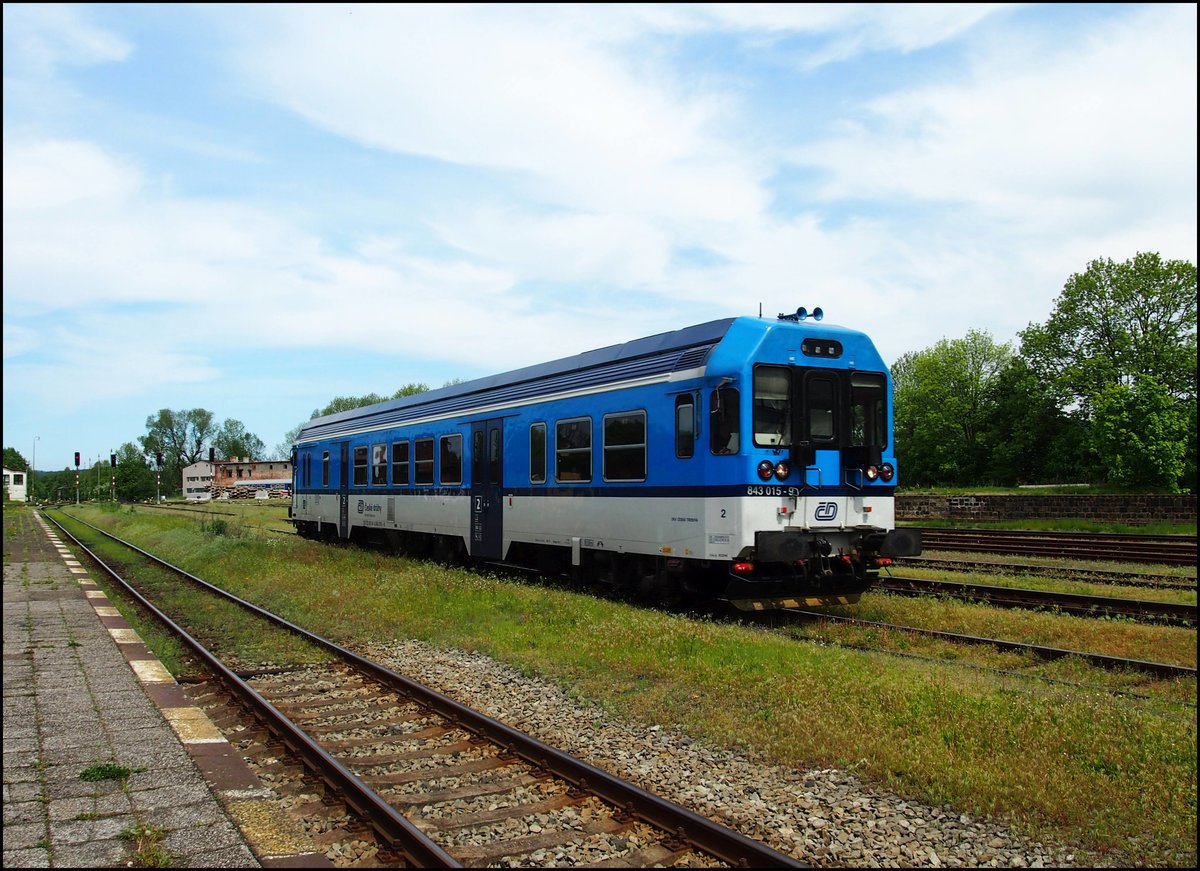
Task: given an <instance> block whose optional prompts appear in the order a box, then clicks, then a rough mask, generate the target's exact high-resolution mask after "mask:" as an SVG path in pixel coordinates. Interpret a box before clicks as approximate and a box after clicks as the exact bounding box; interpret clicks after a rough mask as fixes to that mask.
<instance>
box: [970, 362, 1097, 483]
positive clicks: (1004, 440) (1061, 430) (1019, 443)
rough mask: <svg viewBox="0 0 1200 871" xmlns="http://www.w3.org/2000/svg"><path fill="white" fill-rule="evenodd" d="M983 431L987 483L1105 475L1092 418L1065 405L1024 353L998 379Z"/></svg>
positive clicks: (991, 390)
mask: <svg viewBox="0 0 1200 871" xmlns="http://www.w3.org/2000/svg"><path fill="white" fill-rule="evenodd" d="M981 430H982V432H981V435H980V441H981V443H982V444H983V454H984V457H985V460H984V464H983V467H982V468H981V470H980V481H982V482H989V483H995V484H1004V485H1008V486H1012V485H1015V484H1021V483H1025V482H1029V481H1039V482H1043V483H1049V482H1055V483H1071V484H1074V483H1090V482H1092V481H1096V480H1102V476H1099V475H1098V474H1097V472H1096V466H1095V463H1094V462H1093V461H1092V457H1093V454H1092V453H1091V451H1090V446H1089V444H1088V442H1087V422H1086V420H1084V419H1083V418H1082V416H1081V415H1078V414H1069V413H1067V412H1064V411H1063V410H1062V409H1060V408H1059V407H1058V403H1057V402H1056V401H1055V398H1054V392H1053V391H1052V390H1051V389H1049V388H1048V387H1047V385H1046V384H1045V382H1043V381H1042V380H1041V379H1040V378H1038V377H1037V375H1036V374H1035V373H1034V372H1033V370H1032V369H1030V368H1029V364H1028V363H1027V362H1026V361H1025V360H1024V359H1022V358H1020V357H1013V358H1011V359H1010V360H1009V361H1008V363H1007V364H1006V365H1005V367H1004V368H1003V369H1002V370H1001V371H1000V373H999V374H998V375H997V376H996V377H995V378H994V379H992V381H991V383H990V385H989V396H988V400H987V403H986V410H985V413H984V422H983V424H982V427H981Z"/></svg>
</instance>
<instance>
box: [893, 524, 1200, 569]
mask: <svg viewBox="0 0 1200 871" xmlns="http://www.w3.org/2000/svg"><path fill="white" fill-rule="evenodd" d="M903 528H905V529H911V530H913V531H919V532H920V534H921V541H922V544H923V545H924V546H925V547H926V548H927V549H929V550H957V551H963V550H966V551H971V550H975V551H985V552H986V551H992V552H999V553H1014V554H1015V553H1023V554H1035V555H1044V556H1073V557H1086V558H1090V559H1096V560H1105V561H1117V562H1137V561H1142V562H1151V563H1161V564H1163V565H1195V564H1196V539H1195V538H1194V537H1191V536H1186V535H1177V536H1163V535H1137V534H1116V533H1101V532H1072V533H1064V532H1049V531H1045V530H1014V529H978V528H967V527H917V526H911V527H903Z"/></svg>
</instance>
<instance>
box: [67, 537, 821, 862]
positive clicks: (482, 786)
mask: <svg viewBox="0 0 1200 871" xmlns="http://www.w3.org/2000/svg"><path fill="white" fill-rule="evenodd" d="M49 519H50V520H51V522H53V523H55V525H56V526H58V528H59V529H60V530H61V531H62V533H63V534H64V535H65V536H67V537H68V538H70V539H71V540H72V541H74V542H75V544H76V545H77V546H78V547H79V548H80V549H81V550H83V551H84V552H85V553H87V555H88V556H89V557H90V558H91V559H92V561H93V562H95V563H96V564H97V566H99V567H100V569H101V570H102V571H104V572H106V573H107V574H108V575H109V576H110V577H112V578H113V580H114V581H115V582H116V583H118V584H119V585H120V586H121V587H123V588H124V589H125V590H126V591H127V592H128V594H129V595H130V596H131V597H132V598H134V599H135V600H136V601H137V602H138V603H139V604H140V605H141V606H142V607H143V608H145V609H146V610H147V611H148V612H149V613H151V614H153V615H154V616H155V617H156V618H157V619H158V620H159V621H160V622H161V623H162V624H163V625H164V626H166V627H168V628H169V630H170V631H171V632H172V633H174V634H175V635H177V636H178V637H179V638H181V639H182V640H183V642H184V643H185V644H186V645H187V647H188V649H189V650H190V652H191V653H192V655H193V656H195V657H196V658H197V660H198V661H199V662H200V663H202V668H203V669H205V670H206V671H208V672H210V673H211V674H213V675H215V676H217V678H218V679H219V681H220V683H221V686H222V688H223V689H222V692H227V693H229V694H230V695H231V696H232V698H233V702H231V703H230V704H229V706H228V707H229V709H230V710H233V709H234V708H240V707H244V708H245V709H247V710H249V711H252V712H253V715H254V717H255V718H256V719H257V720H258V722H260V723H261V724H262V725H261V727H258V731H262V732H265V733H266V738H265V743H267V744H278V745H280V746H281V747H283V748H286V750H287V751H288V752H289V753H290V754H292V755H294V756H295V757H296V758H298V759H299V760H301V761H302V762H303V764H304V766H306V767H307V768H308V769H309V771H310V772H311V779H312V786H313V787H314V788H316V789H317V792H318V793H320V794H323V796H324V801H325V803H336V802H339V801H340V802H342V803H343V804H344V805H345V806H346V808H348V809H349V810H351V811H353V813H354V814H355V816H356V817H357V818H359V819H361V820H362V821H364V825H365V826H366V827H368V828H369V830H370V834H371V837H373V838H374V839H375V841H376V842H377V849H376V850H375V851H374V856H373V858H372V862H373V863H374V864H394V863H396V862H404V863H407V864H408V865H412V866H416V867H426V868H427V867H460V866H484V865H488V864H495V863H501V862H502V863H505V864H510V863H516V862H521V863H522V864H533V865H537V864H543V865H551V866H556V867H563V866H569V865H577V864H578V865H588V866H595V865H609V866H633V867H638V866H646V865H656V864H662V865H675V864H680V865H689V866H695V865H705V866H711V865H721V864H724V865H732V866H742V867H800V866H799V863H797V862H795V861H794V860H792V859H790V858H789V857H787V856H785V855H783V854H781V853H779V852H777V851H775V850H773V849H771V848H770V847H768V846H766V845H765V844H762V843H760V842H758V841H754V840H752V839H750V838H748V837H746V836H744V835H742V834H741V833H739V832H737V831H734V830H732V829H729V828H727V827H725V826H722V825H720V824H718V823H716V822H714V821H712V820H709V819H707V818H705V817H703V816H700V815H698V814H695V813H693V812H692V811H689V810H687V809H686V808H683V807H681V806H679V805H677V804H674V803H673V802H670V801H667V800H666V799H663V798H660V797H658V796H656V795H653V794H651V793H649V792H647V791H645V790H643V789H641V788H640V787H638V786H636V785H634V784H632V783H629V782H627V781H624V780H621V779H620V778H617V777H615V776H613V775H611V774H609V773H608V772H606V771H603V770H601V769H598V768H595V767H594V766H591V765H590V764H588V763H586V762H584V761H582V760H579V759H577V758H575V757H572V756H570V755H569V754H566V753H563V752H562V751H560V750H557V749H555V748H553V747H550V746H548V745H546V744H544V743H543V742H541V741H538V740H537V739H535V738H533V737H531V736H529V735H526V734H525V733H523V732H520V731H519V730H516V729H513V728H512V727H510V726H507V725H506V724H504V723H501V722H499V721H497V720H494V719H492V718H491V717H488V716H486V715H484V714H482V713H479V712H478V711H475V710H473V709H471V708H469V707H467V706H465V705H462V704H460V703H458V702H456V701H454V700H453V699H451V698H449V697H448V696H445V695H443V694H441V693H438V692H436V691H434V690H431V689H429V688H427V687H424V686H422V685H420V684H418V683H416V682H415V681H412V680H410V679H409V678H407V677H405V676H403V675H401V674H398V673H396V672H394V671H392V670H390V669H388V668H386V667H385V666H382V665H380V664H378V663H375V662H372V661H371V660H368V659H366V658H364V657H360V656H358V655H357V654H354V653H353V652H351V651H349V650H347V649H345V648H343V647H341V646H339V645H337V644H335V643H333V642H331V641H328V640H327V639H324V638H320V637H319V636H316V635H314V634H313V633H310V632H308V631H306V630H304V629H302V628H301V627H298V626H296V625H294V624H292V623H290V622H288V621H286V620H284V619H283V618H281V617H278V616H276V615H274V614H271V613H270V612H267V611H265V610H264V609H262V608H259V607H257V606H255V605H253V604H251V603H249V602H246V601H244V600H242V599H239V598H237V597H235V596H231V595H229V594H227V593H225V592H224V591H221V590H219V589H218V588H216V587H213V586H212V585H211V584H208V583H207V582H205V581H203V580H202V579H200V578H198V577H196V576H194V575H191V574H189V573H188V572H185V571H183V570H182V569H179V568H177V567H175V566H172V565H170V564H169V563H166V562H163V561H162V560H159V559H158V558H156V557H154V556H153V555H152V554H149V553H147V552H146V551H144V550H141V549H140V548H137V547H136V546H134V545H132V544H129V543H127V542H124V541H122V540H121V539H119V538H116V537H115V536H113V535H111V534H109V533H107V532H105V531H103V530H100V529H98V528H96V527H94V526H90V524H86V523H84V522H83V521H79V520H77V519H75V518H72V520H73V521H74V522H76V523H80V524H82V525H86V526H89V527H90V528H91V529H92V530H94V531H95V532H96V533H97V534H99V535H102V536H104V537H105V538H106V539H108V540H111V541H113V542H116V543H118V544H120V545H121V546H122V547H125V548H128V549H129V550H130V551H132V552H134V553H136V554H138V555H139V557H140V559H142V560H146V561H148V562H151V563H153V564H154V565H156V566H158V567H160V568H163V569H166V570H167V571H169V572H172V573H174V574H176V575H178V576H180V577H182V578H186V579H187V580H188V581H190V582H191V583H193V584H196V585H198V586H200V587H201V588H203V589H205V590H207V591H209V592H210V593H212V594H214V595H217V596H220V597H221V598H223V599H224V600H226V601H228V602H232V603H234V604H236V605H237V606H239V607H241V608H244V609H246V610H248V611H250V612H252V613H253V614H255V615H256V616H257V617H259V618H261V619H262V620H264V621H267V622H268V623H270V624H271V625H272V626H274V627H277V628H278V629H282V630H286V631H288V632H290V633H293V634H294V635H297V636H299V637H301V638H303V639H305V640H306V641H308V642H309V643H311V644H313V645H317V646H318V647H319V648H320V649H321V650H322V651H323V652H324V653H326V654H330V655H332V656H333V657H334V661H333V662H332V663H330V664H327V665H321V666H308V667H304V668H294V669H293V668H286V667H284V668H271V669H267V670H263V671H259V672H256V673H242V674H238V673H237V672H235V670H234V669H233V668H231V667H230V666H228V665H227V664H225V663H224V662H222V661H221V660H220V659H219V658H218V657H217V656H216V655H215V654H214V653H212V652H210V651H209V650H208V649H207V648H205V647H204V646H203V645H202V644H201V643H200V642H199V641H197V640H196V639H195V638H193V637H192V636H191V635H190V634H189V633H187V632H186V630H185V629H184V628H183V627H182V626H180V625H178V624H177V623H175V622H174V621H173V620H172V619H171V618H170V617H169V616H168V615H166V614H165V613H163V612H162V611H161V610H160V609H158V608H157V607H156V606H155V605H154V604H153V603H152V602H150V601H149V600H148V599H147V598H146V597H144V596H143V595H142V594H141V593H139V592H138V591H137V590H135V589H134V588H133V587H132V586H131V585H130V584H129V583H127V582H126V581H125V580H124V579H122V578H121V577H120V576H119V575H118V574H117V572H116V571H114V570H113V569H111V568H109V567H108V566H107V565H106V564H105V563H104V562H103V561H101V560H100V559H99V557H97V556H96V555H95V554H94V553H93V552H92V551H91V550H90V549H89V548H88V547H87V546H86V545H85V544H84V543H83V542H82V541H80V540H79V539H78V538H76V537H75V536H73V535H72V534H71V533H70V532H69V531H67V530H66V529H65V528H63V526H62V525H61V524H59V523H58V522H57V521H56V520H55V519H54V518H53V517H49ZM212 692H213V690H212V688H211V685H209V684H207V683H206V684H205V685H204V687H203V688H202V689H201V690H200V691H199V694H200V695H211V694H212ZM208 703H209V706H211V707H220V706H221V703H220V702H219V701H214V700H213V699H211V698H210V699H209V700H208ZM232 716H233V717H234V719H236V718H237V715H236V712H235V713H233V714H232ZM251 731H252V732H253V731H255V730H254V729H251ZM260 743H264V741H260ZM360 828H361V827H360ZM364 834H365V832H364Z"/></svg>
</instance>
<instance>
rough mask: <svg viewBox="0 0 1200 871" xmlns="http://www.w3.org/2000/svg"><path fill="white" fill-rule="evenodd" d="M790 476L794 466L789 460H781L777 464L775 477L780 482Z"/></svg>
mask: <svg viewBox="0 0 1200 871" xmlns="http://www.w3.org/2000/svg"><path fill="white" fill-rule="evenodd" d="M790 474H792V464H791V463H789V462H788V461H787V460H780V461H779V462H778V463H776V464H775V477H776V478H778V479H779V480H780V481H782V480H783V479H784V478H786V477H787V476H788V475H790Z"/></svg>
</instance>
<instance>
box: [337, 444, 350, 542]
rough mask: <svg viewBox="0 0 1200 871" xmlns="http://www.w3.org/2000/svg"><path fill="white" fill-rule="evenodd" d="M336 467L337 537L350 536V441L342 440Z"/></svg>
mask: <svg viewBox="0 0 1200 871" xmlns="http://www.w3.org/2000/svg"><path fill="white" fill-rule="evenodd" d="M339 456H340V457H341V463H340V468H339V469H338V537H339V538H349V537H350V442H342V444H341V451H340V453H339Z"/></svg>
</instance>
